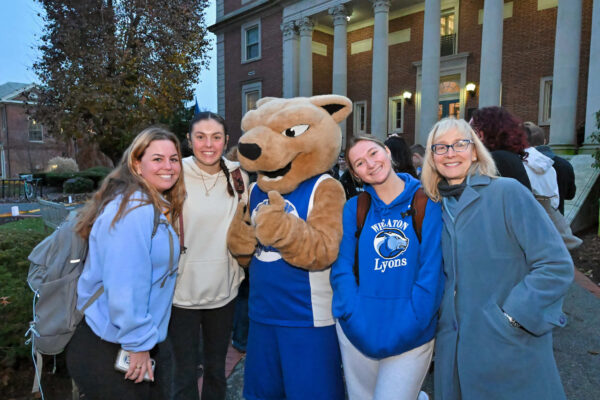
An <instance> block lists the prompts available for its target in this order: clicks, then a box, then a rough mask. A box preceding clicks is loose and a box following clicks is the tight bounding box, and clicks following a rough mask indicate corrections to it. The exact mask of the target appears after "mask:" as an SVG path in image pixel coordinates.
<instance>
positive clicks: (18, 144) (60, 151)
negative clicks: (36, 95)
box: [0, 104, 67, 178]
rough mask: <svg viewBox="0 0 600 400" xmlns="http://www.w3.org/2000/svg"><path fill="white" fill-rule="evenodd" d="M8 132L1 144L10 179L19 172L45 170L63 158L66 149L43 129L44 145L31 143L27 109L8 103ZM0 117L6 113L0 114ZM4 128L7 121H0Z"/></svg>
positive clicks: (3, 135) (3, 133)
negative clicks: (53, 158) (48, 165)
mask: <svg viewBox="0 0 600 400" xmlns="http://www.w3.org/2000/svg"><path fill="white" fill-rule="evenodd" d="M4 106H6V119H7V124H6V128H7V132H2V137H1V141H2V143H3V144H4V152H5V156H6V168H7V171H6V172H7V176H8V177H11V178H16V177H18V176H19V174H20V173H29V172H32V171H39V170H43V169H44V168H46V166H47V164H48V161H49V160H50V159H51V158H52V157H56V156H63V155H65V154H66V152H67V148H66V146H65V145H64V144H63V143H61V142H57V141H56V140H54V139H53V138H52V137H50V136H49V135H48V132H47V131H46V129H44V132H43V133H44V137H43V138H44V141H43V142H41V143H40V142H30V141H29V120H28V117H27V114H26V112H25V108H24V106H22V105H19V104H6V105H1V106H0V110H1V108H2V107H4ZM0 118H4V114H3V113H0ZM0 126H4V121H0Z"/></svg>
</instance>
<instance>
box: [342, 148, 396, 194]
mask: <svg viewBox="0 0 600 400" xmlns="http://www.w3.org/2000/svg"><path fill="white" fill-rule="evenodd" d="M348 161H349V162H350V166H351V167H352V171H353V173H354V175H355V176H356V177H358V178H359V179H360V180H361V181H363V182H364V183H368V184H369V185H380V184H382V183H384V182H385V181H386V180H387V179H388V178H389V176H390V174H391V173H392V160H391V154H390V150H389V149H388V148H387V147H385V148H384V147H381V146H380V145H379V144H377V143H375V142H371V141H370V140H361V141H359V142H357V143H356V144H355V145H354V146H352V148H351V149H350V151H349V152H348Z"/></svg>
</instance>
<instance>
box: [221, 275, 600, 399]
mask: <svg viewBox="0 0 600 400" xmlns="http://www.w3.org/2000/svg"><path fill="white" fill-rule="evenodd" d="M564 311H565V313H566V314H567V315H568V317H569V322H568V324H567V326H566V327H564V328H562V329H557V330H555V331H554V356H555V358H556V362H557V364H558V370H559V372H560V375H561V378H562V382H563V385H564V388H565V392H566V393H567V398H568V399H569V400H571V399H572V400H598V399H600V298H598V297H596V296H594V295H592V294H591V293H590V292H588V291H586V290H585V289H583V288H582V287H581V286H579V285H578V284H576V283H574V284H573V285H571V288H570V289H569V292H568V293H567V296H566V298H565V304H564ZM243 384H244V360H243V359H242V361H241V362H240V363H238V364H237V365H236V367H235V368H234V370H233V373H232V374H231V375H230V376H229V379H228V380H227V390H228V392H227V400H241V399H243V397H242V388H243ZM424 390H425V391H426V392H427V393H429V394H430V395H432V394H433V385H432V379H431V376H428V377H427V379H426V381H425V384H424ZM431 399H432V400H433V396H431Z"/></svg>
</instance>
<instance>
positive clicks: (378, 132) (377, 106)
mask: <svg viewBox="0 0 600 400" xmlns="http://www.w3.org/2000/svg"><path fill="white" fill-rule="evenodd" d="M371 1H372V3H373V11H374V14H375V23H374V27H373V29H374V32H373V75H372V77H371V134H372V135H373V136H375V137H377V138H379V139H382V140H385V139H386V138H387V127H388V124H387V111H388V107H387V106H388V104H387V103H388V54H389V49H388V31H389V28H388V19H389V12H390V0H371ZM438 31H439V23H438ZM438 34H439V32H438Z"/></svg>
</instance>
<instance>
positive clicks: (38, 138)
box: [29, 118, 44, 142]
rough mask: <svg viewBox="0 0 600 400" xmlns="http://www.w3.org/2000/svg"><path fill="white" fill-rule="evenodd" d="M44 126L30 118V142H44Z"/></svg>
mask: <svg viewBox="0 0 600 400" xmlns="http://www.w3.org/2000/svg"><path fill="white" fill-rule="evenodd" d="M43 130H44V128H43V126H42V124H40V123H39V122H37V121H36V120H35V119H33V118H29V141H30V142H43V141H44V133H43Z"/></svg>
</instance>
